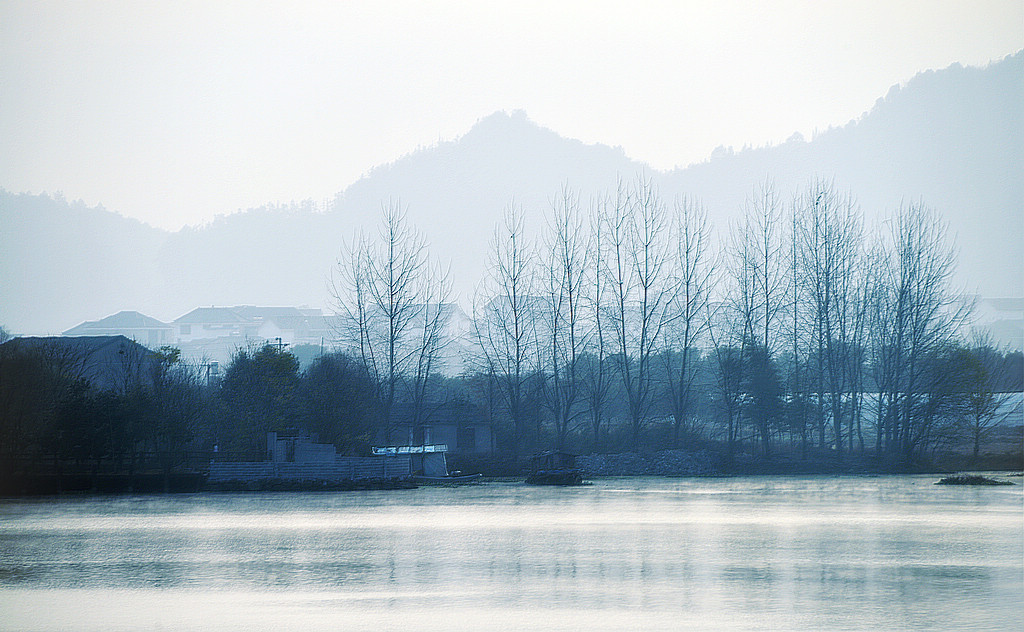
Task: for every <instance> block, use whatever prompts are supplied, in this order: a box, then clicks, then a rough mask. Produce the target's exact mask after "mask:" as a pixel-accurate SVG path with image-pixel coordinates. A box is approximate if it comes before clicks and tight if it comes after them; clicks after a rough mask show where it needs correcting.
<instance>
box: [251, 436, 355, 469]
mask: <svg viewBox="0 0 1024 632" xmlns="http://www.w3.org/2000/svg"><path fill="white" fill-rule="evenodd" d="M337 456H338V451H337V450H336V449H335V447H334V445H333V444H330V443H316V442H315V441H313V439H312V438H311V437H310V436H309V435H307V434H305V433H304V432H295V431H292V432H280V433H278V432H268V433H267V460H269V461H271V462H273V463H333V462H334V460H335V459H336V458H337Z"/></svg>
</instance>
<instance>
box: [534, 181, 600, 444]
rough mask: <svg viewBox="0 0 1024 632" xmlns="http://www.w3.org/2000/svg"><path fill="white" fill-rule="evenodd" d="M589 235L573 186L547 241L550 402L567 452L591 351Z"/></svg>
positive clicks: (558, 202) (554, 215) (565, 192)
mask: <svg viewBox="0 0 1024 632" xmlns="http://www.w3.org/2000/svg"><path fill="white" fill-rule="evenodd" d="M586 239H587V238H586V233H585V232H584V231H583V217H582V215H581V212H580V204H579V196H578V194H577V193H575V192H574V191H572V190H571V189H570V188H568V187H567V186H565V187H563V188H562V191H561V193H560V194H559V195H558V197H556V198H555V200H554V201H553V203H552V207H551V215H550V216H549V218H548V231H547V234H546V236H545V240H544V252H545V253H550V254H547V261H546V266H545V275H544V283H543V286H544V293H545V298H546V310H545V318H544V321H545V325H546V326H545V327H544V329H543V332H544V338H545V340H544V346H546V347H547V352H546V354H545V355H546V356H547V358H548V360H547V362H546V364H547V367H546V373H547V380H546V383H547V388H546V389H545V399H546V401H547V404H548V407H549V408H550V410H551V413H552V416H553V420H554V425H555V447H556V448H557V449H559V450H562V449H565V447H566V440H567V437H568V434H569V430H570V429H571V426H572V424H573V421H574V420H575V419H576V417H577V415H578V413H579V410H578V408H579V406H578V404H579V401H580V395H581V386H582V385H581V376H580V361H581V358H582V356H583V353H584V350H585V349H586V348H587V341H588V335H587V331H586V325H585V320H584V303H583V298H584V289H585V288H584V281H585V279H586V269H587V266H588V263H589V262H588V261H587V257H588V254H589V249H588V247H587V243H586Z"/></svg>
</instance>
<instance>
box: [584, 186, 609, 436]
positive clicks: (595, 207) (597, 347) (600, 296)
mask: <svg viewBox="0 0 1024 632" xmlns="http://www.w3.org/2000/svg"><path fill="white" fill-rule="evenodd" d="M610 205H611V201H610V200H609V199H608V197H606V196H602V197H600V198H597V199H595V200H593V201H592V203H591V210H590V234H591V239H590V249H589V255H588V259H589V262H590V265H588V266H587V286H586V290H587V291H586V292H585V294H584V297H585V303H584V305H585V309H586V313H587V321H588V324H589V327H588V331H589V333H590V335H589V341H590V344H589V345H588V347H587V351H586V356H585V361H584V363H583V367H582V371H583V384H584V387H583V388H584V391H585V398H586V402H587V409H588V416H589V418H590V430H591V433H592V440H593V447H594V449H595V450H596V449H597V448H598V447H599V446H600V444H601V432H602V429H603V428H604V425H605V424H604V422H605V414H606V409H607V406H608V398H609V397H610V392H611V385H612V384H611V383H612V379H613V376H612V371H611V368H610V367H609V364H610V361H609V351H610V349H611V347H612V344H611V342H612V336H611V332H610V331H609V322H610V318H609V316H608V313H607V312H608V309H609V307H608V305H607V303H608V284H609V279H610V274H609V271H608V267H607V264H608V259H607V250H606V246H607V244H606V242H607V222H608V213H609V207H610Z"/></svg>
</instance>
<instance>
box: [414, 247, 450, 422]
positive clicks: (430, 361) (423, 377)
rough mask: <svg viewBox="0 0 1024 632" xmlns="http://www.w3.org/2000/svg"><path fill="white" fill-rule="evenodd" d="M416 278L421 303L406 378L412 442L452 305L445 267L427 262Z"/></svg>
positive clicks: (423, 415)
mask: <svg viewBox="0 0 1024 632" xmlns="http://www.w3.org/2000/svg"><path fill="white" fill-rule="evenodd" d="M420 281H421V286H420V288H419V292H420V297H421V298H422V300H423V303H422V305H420V306H419V307H420V314H419V316H418V318H417V322H416V326H415V330H418V332H419V340H418V342H417V344H416V346H415V348H414V349H413V351H412V359H411V364H412V368H411V370H410V371H409V377H408V380H407V383H408V386H409V399H410V402H411V404H412V419H411V420H410V422H411V424H412V428H413V433H414V435H415V438H414V440H415V441H416V442H420V441H422V440H423V423H424V422H425V421H426V415H427V407H428V403H429V400H430V392H431V384H432V383H433V381H434V380H433V378H434V377H436V373H437V371H438V362H439V360H440V359H441V355H442V354H443V353H444V351H445V349H446V348H447V347H448V345H449V344H451V342H452V339H451V338H450V337H449V336H448V335H446V330H445V328H446V327H447V325H448V323H449V321H450V319H451V317H452V313H453V311H454V307H455V306H454V305H453V304H451V303H450V302H449V301H450V299H451V281H450V279H449V275H448V269H447V268H442V267H441V266H438V265H434V266H429V267H427V269H426V270H425V272H424V274H423V275H422V277H421V280H420Z"/></svg>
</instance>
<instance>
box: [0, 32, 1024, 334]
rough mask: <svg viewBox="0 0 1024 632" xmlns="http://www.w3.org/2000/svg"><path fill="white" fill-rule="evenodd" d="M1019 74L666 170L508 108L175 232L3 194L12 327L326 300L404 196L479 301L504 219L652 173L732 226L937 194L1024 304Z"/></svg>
mask: <svg viewBox="0 0 1024 632" xmlns="http://www.w3.org/2000/svg"><path fill="white" fill-rule="evenodd" d="M1021 77H1024V53H1022V52H1018V53H1017V54H1015V55H1011V56H1007V57H1006V58H1004V59H1003V60H1000V61H998V62H993V63H992V64H990V65H989V66H987V67H985V68H972V67H964V66H960V65H958V64H955V65H952V66H950V67H948V68H946V69H943V70H937V71H927V72H924V73H919V74H918V75H915V76H914V77H913V78H911V79H910V80H908V81H907V82H905V83H904V84H899V85H896V86H893V87H892V88H890V90H889V91H888V92H887V94H886V95H885V96H884V97H880V98H879V99H878V100H876V102H875V104H874V105H873V106H872V108H871V109H870V110H868V111H867V112H865V113H864V114H862V115H861V116H860V117H858V118H857V119H854V120H852V121H850V122H849V123H847V124H845V125H843V126H840V127H831V128H829V129H827V130H825V131H822V132H819V133H817V134H815V135H814V137H813V138H812V139H811V140H809V141H805V140H802V139H801V138H797V137H795V135H794V137H791V138H790V139H789V140H787V141H785V142H782V143H779V144H774V145H765V146H762V147H757V148H748V149H743V150H740V151H731V150H726V149H724V148H720V150H716V151H715V152H713V153H712V155H711V156H709V157H708V159H706V160H705V161H703V162H699V163H694V164H691V165H688V166H687V167H677V168H675V169H671V170H668V171H657V170H654V169H652V168H650V167H649V166H648V165H646V164H645V163H643V162H642V161H639V160H635V159H633V158H630V157H629V156H627V155H626V153H625V152H624V151H623V150H622V148H621V147H611V146H608V145H604V144H600V143H594V144H587V143H584V142H582V141H580V140H576V139H566V138H563V137H561V136H560V135H558V133H557V132H555V131H553V130H550V129H548V128H545V127H542V126H540V125H538V124H536V123H534V122H533V121H531V120H530V119H529V118H528V117H527V116H526V114H525V113H524V112H522V111H518V110H514V111H512V112H510V113H509V112H495V113H493V114H490V115H488V116H485V117H483V118H481V119H479V120H478V121H477V122H476V124H474V125H473V126H472V127H471V128H470V129H469V130H467V132H466V133H465V134H463V135H461V136H459V137H458V138H455V139H453V140H450V141H443V142H439V143H437V144H436V145H432V146H430V147H426V148H421V149H417V150H415V151H413V152H410V153H409V154H407V155H405V156H403V157H401V158H398V159H396V160H395V161H392V162H390V163H387V164H383V165H378V166H377V167H374V168H373V169H371V170H370V171H368V172H367V173H366V174H365V175H364V176H363V177H361V178H360V179H359V180H357V181H356V182H354V183H352V184H351V185H349V186H348V187H346V188H345V189H344V190H343V191H340V192H339V193H338V194H336V195H335V196H334V197H333V198H332V199H331V200H329V201H328V202H327V203H326V204H323V205H318V204H315V203H313V202H312V201H311V200H306V201H303V202H293V203H291V204H284V205H281V204H278V205H265V206H262V207H258V208H254V209H249V210H247V211H244V212H240V213H231V214H227V215H221V216H218V217H217V218H215V219H214V220H212V221H211V222H208V223H206V224H203V225H201V226H192V227H185V228H183V229H181V230H179V231H175V232H169V231H162V230H161V229H156V228H153V227H151V226H148V225H146V224H144V223H142V222H139V221H138V220H132V219H131V218H123V217H122V216H118V215H117V214H116V213H111V212H110V211H107V210H106V209H103V208H102V207H93V208H92V209H89V208H87V207H85V206H84V205H82V204H81V203H68V202H67V201H66V200H62V199H59V198H49V197H47V196H27V195H24V194H13V193H9V192H6V191H0V221H2V225H3V227H4V228H3V230H2V231H0V283H3V286H4V287H5V288H6V289H5V292H4V293H3V297H2V298H0V324H5V325H6V326H7V327H8V328H9V329H11V330H13V331H17V332H32V333H43V332H56V331H61V330H63V329H67V328H69V327H71V326H73V325H76V324H78V323H79V322H82V321H84V320H94V319H97V318H100V317H102V316H104V315H106V314H110V313H114V312H117V311H119V310H121V309H137V310H139V311H142V312H144V313H147V314H150V315H153V316H155V317H157V318H160V319H161V320H171V319H173V318H175V317H177V316H179V315H181V314H183V313H185V312H187V311H188V310H190V309H192V308H193V307H195V306H197V305H209V304H219V305H225V304H273V305H289V304H293V305H299V304H309V305H314V306H327V304H328V303H329V295H328V292H327V281H328V276H329V274H330V271H331V268H332V266H333V264H334V262H335V261H336V259H337V257H338V255H339V253H340V252H341V248H342V246H343V245H344V244H345V243H347V242H349V241H350V240H351V239H352V236H353V235H354V234H355V232H356V231H357V230H359V229H363V230H368V231H370V230H373V225H374V223H375V222H376V219H377V217H378V216H379V211H380V208H381V204H382V203H388V201H389V200H394V201H400V203H401V204H402V205H404V206H407V207H408V215H409V219H410V221H411V222H412V223H413V224H414V225H416V226H417V227H418V228H419V229H420V230H421V231H422V232H423V233H424V235H425V236H426V237H427V239H428V242H429V243H430V245H431V249H432V251H433V252H434V253H436V254H437V255H438V256H439V257H440V258H441V259H443V260H448V261H450V262H451V267H452V274H453V277H455V280H456V288H457V291H458V293H459V295H460V297H459V298H460V299H461V300H462V302H463V304H468V303H469V300H470V299H471V296H472V289H473V285H474V284H475V283H476V282H477V280H478V278H479V276H480V274H479V272H480V270H481V269H482V266H483V265H485V263H486V255H487V244H488V241H489V239H490V238H491V236H492V234H493V229H494V226H495V224H496V223H497V222H498V221H499V220H500V218H501V215H502V212H503V210H504V209H505V208H506V207H507V206H508V205H509V204H510V202H511V201H512V200H514V201H515V203H516V204H519V205H521V206H522V209H523V212H524V215H525V219H526V221H527V223H528V224H529V225H530V226H531V227H532V228H533V229H534V230H539V228H540V227H542V226H543V223H542V222H543V213H544V210H545V209H546V208H547V207H548V205H549V201H550V198H551V197H552V196H554V195H556V194H557V193H558V191H559V190H560V189H561V187H562V186H563V185H565V184H568V185H569V186H571V187H573V188H574V189H576V190H577V191H578V192H579V193H580V198H581V201H582V202H583V204H584V205H586V204H587V201H588V199H589V198H590V197H591V196H594V195H599V194H600V193H602V192H604V191H609V190H613V189H614V187H615V185H616V181H617V179H618V178H620V177H621V178H626V179H628V178H631V177H634V176H635V175H636V174H637V173H644V174H647V175H649V176H651V177H653V178H654V180H655V182H656V184H657V185H658V186H659V188H660V190H661V193H662V196H663V197H664V198H665V199H666V200H667V201H671V200H672V198H673V197H675V196H676V195H683V194H687V195H692V196H696V197H699V198H701V199H702V200H703V202H704V204H705V205H706V206H707V207H708V210H709V213H710V215H711V217H712V220H713V222H714V224H715V226H716V228H717V230H719V231H720V232H721V231H724V230H725V229H726V228H727V226H728V222H729V221H730V220H731V219H732V218H734V217H736V216H737V214H738V213H739V211H740V210H741V208H742V205H743V203H744V200H745V198H746V196H747V195H748V194H749V193H750V192H751V190H752V189H753V187H754V186H755V185H756V184H757V183H758V182H762V181H764V179H765V178H766V177H770V178H772V179H773V181H774V182H775V184H776V187H777V188H778V189H779V191H780V192H781V193H782V194H783V196H784V200H785V201H788V197H787V196H788V195H790V194H792V193H795V192H797V191H798V190H799V189H800V188H801V187H803V186H806V184H807V183H808V182H809V180H810V179H811V178H813V177H816V176H821V177H827V178H834V179H835V182H836V184H837V186H838V187H839V188H841V189H844V190H846V189H849V190H850V191H851V192H852V193H853V194H854V195H855V196H856V197H857V198H858V199H859V200H860V203H861V206H862V207H863V208H864V211H865V218H866V221H867V222H868V224H869V225H870V224H871V223H873V222H877V221H879V220H880V219H881V218H882V217H884V216H886V215H888V214H890V213H891V212H892V211H893V210H894V209H895V208H896V207H897V206H898V205H899V204H900V202H901V200H907V201H909V200H917V199H922V200H923V201H924V202H925V204H927V205H929V206H932V207H933V208H936V210H938V211H940V212H941V213H943V215H944V216H945V217H946V218H947V220H948V221H949V223H950V227H951V230H952V231H954V232H956V233H957V237H958V240H959V241H960V247H961V252H962V255H961V265H960V267H961V271H962V274H961V277H962V279H964V280H967V281H968V282H967V283H964V285H965V286H967V287H968V289H975V288H972V287H971V282H973V283H976V284H977V288H976V289H978V290H979V291H981V292H982V293H983V294H987V295H989V296H1004V295H1006V296H1019V295H1020V294H1021V293H1022V292H1024V271H1022V270H1021V267H1022V265H1021V264H1019V263H1014V261H1015V256H1016V259H1019V258H1020V257H1019V252H1020V249H1019V247H1020V243H1021V242H1022V241H1024V237H1022V232H1024V231H1022V228H1024V226H1022V225H1024V221H1022V218H1024V213H1022V209H1021V200H1024V189H1022V187H1024V184H1022V182H1024V178H1021V177H1020V174H1021V167H1022V165H1024V158H1022V153H1021V152H1022V150H1021V147H1022V146H1024V142H1022V140H1024V124H1022V119H1024V114H1022V113H1021V112H1020V108H1019V107H1014V104H1015V103H1016V104H1019V103H1022V102H1024V82H1022V81H1020V78H1021ZM104 213H106V214H109V215H104ZM110 216H114V217H121V218H122V219H123V220H126V221H125V222H118V221H116V220H114V219H111V217H110ZM83 218H84V219H83ZM90 218H92V219H90ZM131 222H135V223H134V224H132V223H131ZM1000 260H1001V261H1000Z"/></svg>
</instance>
